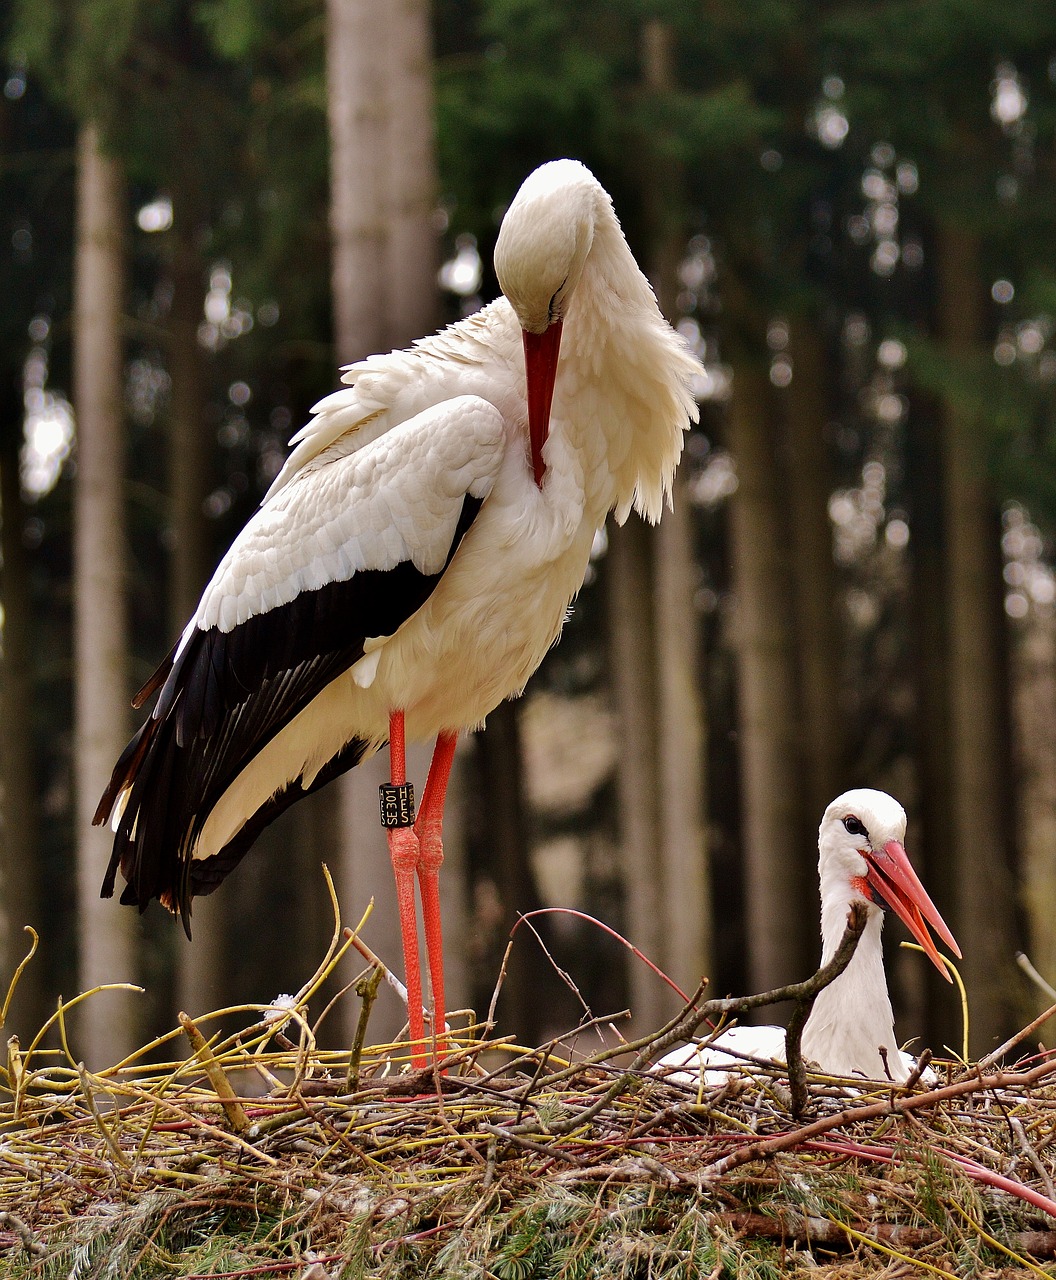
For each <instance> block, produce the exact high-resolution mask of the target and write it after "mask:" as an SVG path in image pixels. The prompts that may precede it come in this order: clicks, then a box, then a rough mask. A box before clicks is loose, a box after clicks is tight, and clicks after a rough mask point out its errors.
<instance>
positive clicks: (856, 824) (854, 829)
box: [843, 814, 869, 838]
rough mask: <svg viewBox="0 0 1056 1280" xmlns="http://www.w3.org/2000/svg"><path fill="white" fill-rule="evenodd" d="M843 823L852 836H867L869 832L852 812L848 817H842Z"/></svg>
mask: <svg viewBox="0 0 1056 1280" xmlns="http://www.w3.org/2000/svg"><path fill="white" fill-rule="evenodd" d="M843 825H844V826H845V827H846V828H847V831H848V833H849V834H850V835H852V836H865V837H867V838H868V836H869V832H868V831H866V829H865V827H863V826H862V824H861V821H860V820H859V819H858V818H856V817H854V815H853V814H852V815H851V816H850V817H849V818H844V820H843Z"/></svg>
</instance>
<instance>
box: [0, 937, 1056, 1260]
mask: <svg viewBox="0 0 1056 1280" xmlns="http://www.w3.org/2000/svg"><path fill="white" fill-rule="evenodd" d="M850 932H851V930H849V933H850ZM353 941H354V938H353V936H352V935H351V934H350V932H349V931H344V932H343V933H342V932H341V931H340V930H338V931H337V932H335V938H334V942H333V944H332V945H331V948H330V950H329V951H328V953H327V955H326V957H325V959H324V961H323V963H322V964H321V966H320V968H319V970H318V971H317V972H316V974H315V975H313V977H312V979H311V980H310V981H309V982H308V983H307V984H306V985H305V987H304V988H303V989H302V990H301V991H300V992H298V993H297V995H296V996H294V997H289V998H283V1000H281V1001H280V1002H277V1003H276V1005H274V1006H263V1007H259V1008H257V1007H242V1008H241V1009H239V1010H222V1011H218V1013H216V1014H211V1015H209V1016H208V1017H204V1018H198V1019H195V1020H192V1019H190V1018H187V1017H185V1016H183V1015H181V1025H180V1027H179V1028H177V1029H175V1030H174V1031H172V1032H171V1033H170V1034H169V1035H168V1036H166V1037H163V1038H162V1039H160V1040H157V1041H154V1042H152V1043H151V1044H149V1045H146V1046H144V1047H143V1049H142V1050H140V1051H139V1052H138V1053H137V1054H135V1055H134V1056H133V1057H131V1058H129V1059H126V1060H125V1061H124V1062H122V1063H120V1064H118V1065H117V1066H115V1067H113V1068H112V1069H110V1070H107V1071H101V1072H90V1071H87V1070H86V1069H85V1067H84V1066H83V1065H82V1064H80V1063H78V1062H77V1061H76V1060H75V1059H74V1058H73V1056H72V1054H70V1052H69V1048H68V1045H67V1042H66V1037H65V1029H64V1027H65V1022H64V1015H65V1008H68V1007H69V1006H66V1007H65V1008H63V1007H62V1006H60V1009H59V1011H58V1013H57V1014H56V1015H55V1017H54V1018H53V1019H52V1020H51V1022H52V1023H53V1024H55V1025H57V1027H58V1029H59V1033H60V1040H61V1043H62V1048H61V1049H60V1050H58V1051H55V1052H50V1051H46V1050H43V1049H42V1048H41V1047H40V1046H41V1044H42V1043H43V1039H44V1034H45V1032H46V1031H48V1030H49V1029H50V1028H49V1027H45V1028H44V1029H43V1030H42V1033H41V1035H40V1036H38V1037H37V1040H36V1042H35V1043H34V1044H33V1045H31V1046H29V1048H27V1049H26V1050H25V1051H21V1050H20V1049H19V1048H18V1047H17V1045H14V1044H12V1045H11V1046H9V1055H8V1062H7V1066H6V1069H0V1258H2V1259H3V1260H4V1261H3V1267H4V1274H5V1275H6V1276H11V1277H13V1278H14V1277H21V1276H40V1277H60V1276H61V1277H63V1278H64V1280H66V1278H69V1280H76V1278H77V1277H93V1278H98V1280H107V1278H108V1277H113V1280H135V1278H138V1277H142V1278H143V1280H146V1278H147V1277H151V1278H152V1280H153V1278H154V1277H159V1276H166V1275H170V1276H181V1277H185V1278H189V1277H203V1278H204V1277H206V1276H212V1277H218V1276H224V1277H230V1278H234V1277H250V1276H282V1275H292V1276H295V1277H298V1280H327V1278H328V1277H330V1278H333V1280H336V1277H338V1276H342V1277H352V1276H357V1277H359V1276H363V1277H367V1276H386V1277H390V1276H391V1277H402V1276H406V1277H411V1276H415V1277H417V1276H422V1275H430V1276H445V1277H446V1276H451V1277H455V1276H459V1277H461V1276H480V1277H496V1278H498V1280H520V1278H521V1277H524V1278H525V1280H527V1277H535V1276H555V1277H556V1276H562V1277H565V1276H567V1277H577V1276H583V1277H610V1276H611V1277H645V1276H649V1277H676V1276H677V1277H685V1278H686V1280H689V1277H709V1276H710V1277H714V1278H715V1280H719V1277H723V1276H728V1277H731V1278H732V1277H740V1278H742V1280H743V1278H749V1280H751V1278H754V1277H758V1278H760V1280H761V1278H762V1277H776V1276H780V1275H795V1274H799V1273H800V1271H802V1272H803V1273H804V1274H806V1273H807V1272H808V1271H809V1273H810V1274H811V1275H813V1276H825V1277H829V1278H830V1280H834V1278H835V1277H837V1276H852V1275H853V1276H861V1275H867V1274H876V1275H880V1274H883V1275H885V1276H889V1277H894V1276H896V1275H901V1274H906V1275H910V1274H914V1275H915V1274H918V1272H920V1271H924V1272H928V1273H930V1274H932V1275H939V1276H949V1277H951V1278H952V1277H957V1276H964V1275H967V1274H971V1275H979V1276H984V1275H1019V1274H1023V1275H1026V1274H1028V1273H1037V1274H1041V1275H1051V1274H1054V1272H1053V1271H1052V1270H1051V1269H1046V1268H1045V1267H1044V1266H1043V1260H1045V1259H1051V1258H1053V1257H1054V1256H1056V1193H1054V1189H1053V1183H1052V1176H1051V1173H1052V1168H1053V1154H1052V1153H1053V1149H1054V1147H1053V1144H1054V1142H1056V1060H1054V1059H1052V1058H1050V1057H1048V1056H1046V1055H1041V1056H1039V1057H1037V1058H1035V1059H1028V1060H1024V1061H1021V1062H1019V1063H1018V1064H1016V1066H1015V1067H1013V1068H1005V1067H998V1066H996V1065H992V1064H988V1062H986V1061H984V1062H983V1063H980V1064H975V1065H971V1066H968V1065H966V1064H964V1063H962V1062H954V1061H949V1062H936V1063H933V1064H932V1066H933V1068H934V1069H935V1071H936V1075H937V1078H938V1082H937V1083H936V1084H934V1085H932V1086H931V1087H924V1086H923V1085H921V1084H920V1083H919V1081H918V1082H916V1083H913V1082H910V1083H908V1084H907V1085H905V1086H896V1085H893V1084H890V1083H889V1084H886V1085H881V1084H877V1085H863V1083H862V1082H861V1081H854V1082H848V1081H840V1080H835V1079H832V1078H829V1077H822V1076H818V1075H810V1074H807V1073H804V1075H803V1078H802V1080H801V1082H800V1084H801V1094H800V1096H799V1097H798V1098H797V1097H796V1096H794V1095H795V1088H794V1086H795V1081H793V1087H790V1084H789V1073H784V1072H781V1071H779V1070H778V1069H776V1068H775V1069H774V1070H773V1071H771V1072H770V1073H769V1074H760V1073H759V1072H758V1071H753V1073H752V1074H751V1075H745V1076H744V1077H743V1078H739V1079H731V1080H730V1081H729V1082H728V1083H727V1084H724V1085H723V1086H722V1087H720V1088H707V1087H705V1085H704V1083H703V1081H697V1082H696V1083H695V1084H692V1085H684V1084H678V1083H675V1082H672V1081H670V1080H665V1079H664V1078H662V1077H661V1076H660V1075H658V1074H656V1073H654V1072H652V1071H651V1070H650V1069H649V1064H650V1063H651V1062H653V1061H655V1059H656V1058H657V1056H659V1054H660V1053H662V1052H663V1051H664V1050H665V1049H667V1048H668V1047H670V1045H672V1044H673V1043H675V1042H676V1041H677V1040H679V1039H681V1038H684V1036H685V1035H686V1034H687V1030H688V1029H691V1028H693V1027H695V1026H697V1025H699V1023H700V1021H701V1018H702V1017H703V1016H704V1013H703V1011H705V1010H710V1011H711V1013H712V1016H714V1014H715V1012H716V1010H715V1008H714V1006H716V1005H721V1004H729V1003H734V1004H736V1003H737V1002H715V1001H713V1002H703V1001H702V1000H701V999H700V997H699V994H698V996H697V997H695V998H694V999H693V1000H692V1001H691V1002H690V1004H689V1005H688V1006H687V1008H686V1009H685V1010H684V1011H683V1013H682V1014H681V1015H680V1017H679V1018H678V1019H675V1020H673V1021H672V1022H671V1023H669V1024H668V1026H667V1027H664V1028H662V1029H661V1030H660V1031H659V1032H657V1033H656V1034H655V1035H653V1036H650V1037H647V1038H644V1039H641V1040H638V1041H635V1042H633V1043H630V1044H627V1043H625V1042H618V1043H615V1044H611V1043H610V1044H609V1045H608V1047H606V1048H604V1049H601V1050H599V1051H597V1052H593V1053H587V1052H585V1051H584V1049H583V1045H584V1043H585V1042H586V1043H587V1044H591V1043H596V1041H594V1040H593V1039H592V1037H593V1036H594V1035H595V1034H596V1032H597V1031H598V1029H599V1027H600V1026H601V1021H600V1020H595V1021H594V1022H591V1023H586V1024H584V1025H581V1026H579V1027H577V1028H576V1029H575V1030H574V1031H573V1032H570V1033H569V1034H568V1035H567V1036H563V1037H560V1038H557V1039H555V1040H552V1041H550V1042H549V1043H547V1044H546V1045H543V1046H542V1047H539V1048H526V1047H523V1046H518V1045H516V1044H514V1043H511V1042H510V1041H509V1040H504V1039H496V1038H494V1037H492V1036H490V1035H489V1025H488V1023H485V1024H483V1025H482V1026H479V1025H469V1026H468V1027H466V1028H464V1029H457V1030H455V1031H453V1032H452V1033H451V1035H450V1037H449V1040H448V1043H447V1046H446V1050H447V1051H446V1056H445V1057H444V1058H443V1060H442V1061H440V1062H437V1063H434V1064H433V1065H431V1066H429V1067H427V1068H425V1069H416V1068H414V1067H413V1066H412V1065H411V1064H410V1059H409V1054H408V1046H407V1045H406V1044H389V1045H376V1046H370V1047H366V1046H365V1045H364V1040H365V1032H366V1026H367V1017H368V1016H369V1009H370V1005H371V1002H372V999H373V995H374V993H376V990H377V985H378V982H379V981H380V980H381V979H382V977H383V976H384V971H383V967H382V966H380V962H378V963H377V964H374V965H373V966H372V967H371V969H370V970H369V971H368V973H367V974H365V975H364V977H363V978H362V979H361V980H360V981H359V982H358V984H357V989H358V991H359V994H360V996H361V997H362V1014H361V1017H360V1021H359V1028H358V1030H357V1034H356V1038H355V1042H354V1044H353V1046H352V1049H351V1052H349V1051H348V1050H345V1051H343V1052H331V1051H326V1050H324V1049H322V1048H320V1047H319V1045H318V1044H317V1042H316V1035H315V1026H313V1024H312V1022H311V1020H310V1018H309V1008H310V1003H311V1001H312V1000H313V998H314V997H317V995H318V992H319V989H320V986H321V985H322V983H323V981H324V979H325V978H326V977H327V976H328V975H329V973H330V972H331V971H332V970H333V967H334V965H335V964H336V963H337V961H338V960H339V959H340V957H341V955H342V954H343V953H344V951H345V949H346V948H347V947H348V946H349V945H350V944H351V943H352V942H353ZM851 941H852V945H851V948H850V949H851V951H853V942H854V941H856V938H852V940H851ZM849 954H850V952H848V953H847V955H848V957H849ZM16 976H17V975H16ZM801 985H807V984H801ZM90 994H92V993H86V995H85V996H83V997H78V1000H81V999H85V998H87V997H88V995H90ZM234 1015H237V1016H239V1018H240V1019H241V1022H242V1023H244V1025H242V1026H241V1029H240V1030H238V1031H237V1032H236V1033H234V1034H226V1035H224V1034H221V1033H217V1034H215V1035H212V1036H210V1030H211V1027H212V1026H213V1025H215V1023H216V1020H217V1019H222V1020H227V1021H229V1020H230V1019H231V1017H232V1016H234ZM1039 1021H1040V1020H1039ZM316 1025H317V1024H316ZM1033 1025H1034V1024H1032V1027H1033ZM1031 1029H1032V1028H1025V1029H1024V1031H1023V1032H1022V1033H1021V1035H1020V1037H1017V1038H1016V1039H1017V1041H1018V1042H1021V1041H1022V1040H1023V1039H1025V1038H1026V1036H1027V1035H1028V1034H1029V1033H1030V1031H1031ZM177 1046H178V1047H179V1054H183V1055H184V1056H178V1055H177V1054H175V1053H174V1052H173V1051H174V1050H175V1049H176V1048H177ZM159 1054H160V1055H162V1056H167V1057H168V1058H169V1059H170V1060H168V1061H165V1062H158V1061H157V1060H156V1059H157V1057H158V1055H159ZM790 1061H791V1058H790Z"/></svg>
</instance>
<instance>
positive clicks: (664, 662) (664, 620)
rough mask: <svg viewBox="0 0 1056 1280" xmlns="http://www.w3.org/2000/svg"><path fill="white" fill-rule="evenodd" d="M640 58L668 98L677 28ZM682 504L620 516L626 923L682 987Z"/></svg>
mask: <svg viewBox="0 0 1056 1280" xmlns="http://www.w3.org/2000/svg"><path fill="white" fill-rule="evenodd" d="M641 53H642V71H643V87H644V91H645V92H646V93H647V94H657V95H664V94H668V93H670V92H671V91H672V89H673V88H674V56H673V55H674V48H673V31H672V29H671V27H670V25H669V24H667V23H666V22H663V21H661V20H659V19H651V20H649V21H647V22H646V23H645V24H644V26H643V29H642V48H641ZM652 141H653V140H652V139H650V140H648V143H647V145H650V144H651V143H652ZM650 167H651V169H652V170H653V172H654V179H655V180H654V181H653V182H652V183H651V184H649V186H648V187H647V189H646V191H645V193H644V201H645V208H644V214H645V233H646V237H647V241H648V249H647V252H648V269H649V277H650V280H651V282H652V284H653V288H654V290H655V291H656V294H657V298H658V300H659V302H660V308H661V310H662V311H663V312H664V314H665V315H666V316H667V317H668V318H669V319H671V318H673V317H674V315H675V312H676V305H675V298H676V296H677V289H678V274H677V273H678V264H679V262H680V260H681V257H682V254H683V252H684V248H685V235H684V223H683V219H684V201H683V199H682V194H681V193H682V187H683V175H682V173H681V170H680V167H679V165H678V164H677V162H675V161H673V160H671V159H670V158H669V157H668V156H666V155H665V154H663V153H662V152H660V151H659V150H658V151H657V153H656V154H653V155H651V156H650ZM672 503H673V506H674V510H669V511H666V512H665V513H664V517H663V520H662V521H661V523H660V525H659V527H657V528H655V529H653V528H650V527H649V526H647V525H645V524H644V523H643V522H642V521H641V520H639V519H638V518H637V517H636V516H631V517H630V519H629V520H628V521H627V523H626V524H625V525H624V526H623V527H622V528H620V527H618V526H616V525H615V523H613V522H610V526H609V530H610V532H609V557H608V560H609V563H608V565H607V577H608V582H609V590H608V608H609V644H610V648H611V655H612V657H611V665H612V672H613V676H612V678H613V686H614V691H615V702H616V709H617V713H618V715H619V717H620V722H621V736H622V740H623V748H622V750H621V751H620V753H619V755H618V757H617V761H618V762H617V797H618V806H619V818H620V822H619V832H620V846H621V848H622V851H623V874H624V887H625V893H626V921H625V925H624V927H625V929H626V931H627V935H628V937H629V938H630V940H631V941H632V942H633V943H634V944H635V945H636V946H637V947H639V948H640V949H641V950H642V951H644V952H645V954H646V955H647V956H649V958H650V959H651V960H653V961H654V962H655V963H656V964H658V965H660V967H661V968H662V969H664V970H665V971H666V972H667V973H669V974H670V976H671V977H672V978H674V980H675V981H676V982H679V983H680V984H681V985H683V986H685V985H688V986H690V987H693V986H696V984H697V982H699V980H700V978H701V976H702V975H703V974H704V973H705V972H706V971H707V969H708V966H709V965H710V959H711V909H710V883H709V880H708V864H707V852H706V847H705V841H704V795H705V778H704V750H703V740H704V730H703V711H702V703H701V698H700V690H699V679H698V674H697V667H698V663H699V645H698V630H699V623H698V618H697V614H696V610H695V608H694V603H693V598H694V564H693V522H692V518H691V508H690V506H689V499H688V495H687V493H686V491H685V485H684V482H683V480H682V478H681V476H680V475H679V476H676V480H675V485H674V489H673V493H672ZM629 992H630V1005H631V1010H632V1012H633V1014H634V1017H635V1020H636V1024H637V1025H638V1026H639V1027H642V1028H648V1027H654V1026H657V1025H658V1024H659V1023H660V1022H662V1021H663V1020H664V1018H665V1017H667V1016H668V1015H669V1014H670V1013H671V1012H672V1011H673V1008H674V1003H675V1001H674V997H673V996H672V993H671V992H670V990H669V989H668V988H667V987H665V986H664V985H663V984H661V983H660V982H659V981H658V979H657V978H656V976H655V975H654V974H653V973H651V972H650V971H649V969H647V968H646V967H645V966H643V965H642V964H640V963H639V962H632V963H631V966H630V972H629Z"/></svg>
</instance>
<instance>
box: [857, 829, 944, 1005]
mask: <svg viewBox="0 0 1056 1280" xmlns="http://www.w3.org/2000/svg"><path fill="white" fill-rule="evenodd" d="M859 852H860V853H861V854H862V856H863V857H864V858H865V860H866V862H867V863H868V864H869V870H868V872H867V873H866V877H865V878H866V880H868V882H869V883H870V884H871V885H872V887H873V888H874V889H875V890H876V891H877V892H878V893H879V894H880V896H881V897H882V898H883V899H884V901H885V902H886V903H888V905H889V906H890V907H891V908H892V909H893V910H894V911H895V912H896V913H897V915H898V916H899V918H900V919H901V920H902V921H903V922H904V923H905V926H906V928H907V929H908V930H909V931H910V933H911V934H912V935H913V936H914V938H916V940H917V941H918V942H919V943H920V945H921V946H922V947H923V948H924V953H925V955H927V957H928V959H929V960H930V961H931V963H932V964H933V965H934V966H935V968H936V969H938V971H939V972H940V973H941V974H942V976H943V977H944V978H945V979H946V981H947V982H952V981H953V979H952V978H951V977H950V975H949V972H948V971H947V969H946V966H945V965H944V964H943V963H942V959H941V957H940V956H939V952H938V949H937V948H936V946H935V943H934V941H933V940H932V937H931V934H930V933H929V932H928V924H930V925H931V927H932V928H933V929H934V930H935V932H936V933H937V934H938V935H939V937H940V938H941V939H942V941H943V942H944V943H945V944H946V946H948V947H949V949H950V950H951V951H952V952H953V954H954V955H955V956H956V957H957V958H958V960H959V959H960V958H961V949H960V947H958V945H957V943H956V942H955V941H954V938H953V934H952V933H951V932H950V931H949V929H948V928H947V927H946V922H945V920H943V918H942V916H940V915H939V913H938V910H937V908H936V906H935V904H934V903H933V902H932V900H931V899H930V898H929V897H928V894H927V891H926V890H925V888H924V886H923V885H922V884H921V883H920V880H919V879H918V878H917V873H916V872H915V871H914V870H913V866H912V864H911V863H910V861H909V858H907V857H906V851H905V849H903V847H902V846H901V845H900V844H899V842H898V841H897V840H889V841H888V842H887V844H885V845H884V847H883V849H870V850H869V851H868V852H866V851H865V850H859ZM925 921H927V923H925Z"/></svg>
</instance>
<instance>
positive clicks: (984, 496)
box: [937, 226, 1017, 1057]
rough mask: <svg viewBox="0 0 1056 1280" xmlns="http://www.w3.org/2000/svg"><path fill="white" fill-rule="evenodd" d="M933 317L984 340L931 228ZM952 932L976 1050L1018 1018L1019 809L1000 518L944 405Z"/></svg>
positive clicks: (953, 242)
mask: <svg viewBox="0 0 1056 1280" xmlns="http://www.w3.org/2000/svg"><path fill="white" fill-rule="evenodd" d="M937 248H938V255H937V257H938V261H937V277H938V323H939V330H940V334H941V337H942V338H943V340H944V341H945V343H946V346H947V349H948V350H949V352H950V354H951V356H952V357H954V358H955V359H956V358H962V359H963V358H966V357H970V356H973V355H975V354H976V353H978V352H979V351H980V350H981V349H982V348H983V344H984V341H985V336H986V328H985V316H984V311H983V305H984V304H983V293H982V288H981V284H982V281H983V279H984V276H983V271H982V264H981V263H980V260H979V259H980V252H979V243H978V240H977V238H976V237H975V236H974V235H972V234H970V233H967V232H964V231H962V230H960V229H959V228H956V227H951V226H944V227H941V228H940V230H939V236H938V245H937ZM943 417H944V434H945V440H944V444H945V459H946V508H945V515H946V530H947V538H948V541H947V566H948V588H947V590H948V594H947V608H948V616H949V633H948V643H949V649H948V652H947V666H948V671H949V689H950V738H949V742H950V752H951V761H952V788H951V793H952V802H953V829H952V835H953V848H954V856H955V858H956V874H955V876H954V886H955V902H956V908H955V916H954V919H955V925H954V932H955V934H956V935H957V936H958V937H959V939H960V941H961V943H962V945H963V946H964V950H965V957H964V961H963V963H962V968H961V972H962V974H963V976H964V980H965V985H966V986H967V988H968V991H969V993H970V996H971V1001H972V1006H971V1007H972V1056H973V1057H978V1056H980V1055H981V1054H983V1053H985V1052H986V1051H987V1050H988V1049H990V1048H992V1047H993V1045H994V1043H995V1041H999V1040H1001V1039H1003V1038H1004V1037H1005V1035H1006V1034H1007V1032H1008V1031H1010V1030H1011V1028H1012V1026H1013V1023H1014V1022H1015V1011H1014V1009H1013V1008H1012V1004H1011V1001H1010V1000H1009V992H1010V991H1011V990H1014V985H1013V961H1012V957H1013V953H1014V951H1015V950H1016V945H1017V944H1016V928H1015V924H1016V921H1015V901H1014V895H1013V879H1012V853H1013V826H1014V810H1013V805H1012V803H1011V786H1010V778H1009V774H1008V762H1009V758H1010V734H1009V720H1008V714H1009V713H1008V690H1007V672H1006V645H1005V638H1004V611H1003V604H1002V598H1003V589H1002V585H1001V561H1000V520H999V516H998V510H997V504H996V501H995V499H994V495H993V491H992V489H991V486H990V483H989V480H988V479H987V476H986V474H985V471H984V466H983V456H982V439H981V428H980V425H979V424H978V423H976V422H974V421H972V420H971V419H970V418H969V417H968V416H967V415H966V414H965V413H964V412H963V411H961V410H960V408H959V407H958V406H957V405H956V404H955V403H954V402H953V400H952V399H950V400H948V401H947V402H946V404H945V405H944V414H943Z"/></svg>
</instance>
